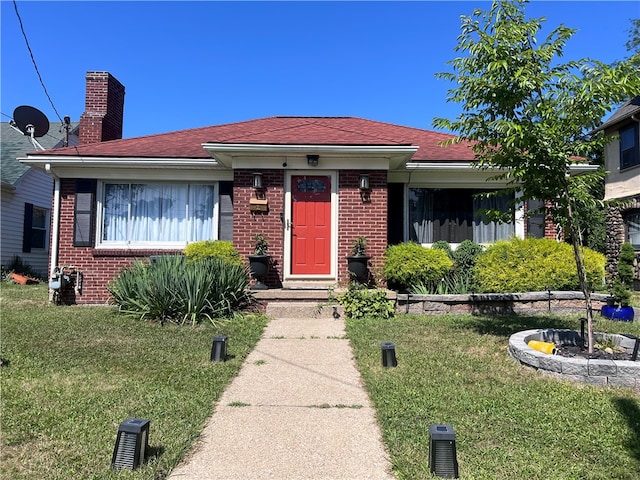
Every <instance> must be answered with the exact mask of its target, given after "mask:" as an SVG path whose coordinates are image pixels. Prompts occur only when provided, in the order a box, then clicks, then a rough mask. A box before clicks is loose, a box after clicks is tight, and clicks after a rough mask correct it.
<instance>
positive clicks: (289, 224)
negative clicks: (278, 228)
mask: <svg viewBox="0 0 640 480" xmlns="http://www.w3.org/2000/svg"><path fill="white" fill-rule="evenodd" d="M292 229H293V225H292V224H291V222H290V221H289V219H288V218H287V230H292Z"/></svg>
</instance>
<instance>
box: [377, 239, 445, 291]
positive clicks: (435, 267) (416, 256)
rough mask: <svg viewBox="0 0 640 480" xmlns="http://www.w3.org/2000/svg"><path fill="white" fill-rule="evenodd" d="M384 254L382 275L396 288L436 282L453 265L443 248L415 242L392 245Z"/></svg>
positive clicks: (402, 288) (400, 288)
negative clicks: (424, 245)
mask: <svg viewBox="0 0 640 480" xmlns="http://www.w3.org/2000/svg"><path fill="white" fill-rule="evenodd" d="M384 256H385V262H384V268H383V273H384V276H385V278H386V279H387V283H388V284H389V287H390V288H393V289H397V290H406V289H409V288H411V287H412V286H414V285H418V284H424V285H426V284H431V283H434V282H438V281H440V279H442V278H443V277H444V276H445V275H446V274H447V273H448V272H449V271H450V270H451V268H452V267H453V260H451V258H449V255H448V254H447V252H446V251H445V250H443V249H434V248H425V247H423V246H422V245H420V244H418V243H415V242H408V243H401V244H399V245H392V246H390V247H388V248H387V250H386V252H385V254H384Z"/></svg>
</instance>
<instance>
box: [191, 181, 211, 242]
mask: <svg viewBox="0 0 640 480" xmlns="http://www.w3.org/2000/svg"><path fill="white" fill-rule="evenodd" d="M213 205H214V202H213V186H212V185H191V189H190V190H189V207H190V210H189V223H190V233H189V240H190V241H194V242H195V241H199V240H210V239H211V238H212V236H213Z"/></svg>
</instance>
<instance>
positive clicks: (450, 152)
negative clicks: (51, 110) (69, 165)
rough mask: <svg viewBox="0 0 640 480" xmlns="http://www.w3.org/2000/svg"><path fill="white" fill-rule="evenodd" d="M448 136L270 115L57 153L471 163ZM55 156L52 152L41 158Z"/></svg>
mask: <svg viewBox="0 0 640 480" xmlns="http://www.w3.org/2000/svg"><path fill="white" fill-rule="evenodd" d="M450 138H452V135H450V134H446V133H439V132H434V131H431V130H422V129H419V128H412V127H403V126H400V125H394V124H390V123H384V122H377V121H373V120H366V119H363V118H357V117H267V118H260V119H256V120H248V121H244V122H237V123H229V124H223V125H214V126H211V127H202V128H192V129H189V130H180V131H177V132H169V133H161V134H157V135H149V136H144V137H136V138H127V139H122V140H112V141H109V142H102V143H95V144H90V145H82V146H78V147H77V148H76V147H73V148H65V149H58V150H56V151H55V155H73V156H76V155H82V156H86V157H137V158H152V157H153V158H208V157H209V154H208V153H207V152H206V151H205V150H204V149H203V148H202V144H203V143H227V144H242V143H244V144H268V145H363V146H366V145H370V146H373V145H389V146H398V145H416V146H419V147H420V148H419V149H418V151H417V152H416V153H415V154H414V155H413V157H412V159H411V160H412V161H436V162H437V161H471V160H473V159H474V156H473V152H472V151H471V149H470V148H469V146H468V144H453V145H450V146H447V147H442V146H440V145H438V143H439V142H443V141H446V140H448V139H450ZM38 154H39V155H47V154H49V155H50V154H52V152H51V151H48V152H47V151H45V152H38V153H37V154H36V155H38Z"/></svg>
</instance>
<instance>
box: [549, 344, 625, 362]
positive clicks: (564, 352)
mask: <svg viewBox="0 0 640 480" xmlns="http://www.w3.org/2000/svg"><path fill="white" fill-rule="evenodd" d="M556 355H560V356H562V357H578V358H585V359H598V360H629V361H631V355H632V352H624V353H623V352H613V353H607V352H605V351H604V350H600V349H598V348H595V347H594V349H593V353H592V354H589V352H588V350H587V349H586V348H580V347H578V346H574V345H561V346H560V347H557V348H556Z"/></svg>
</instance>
